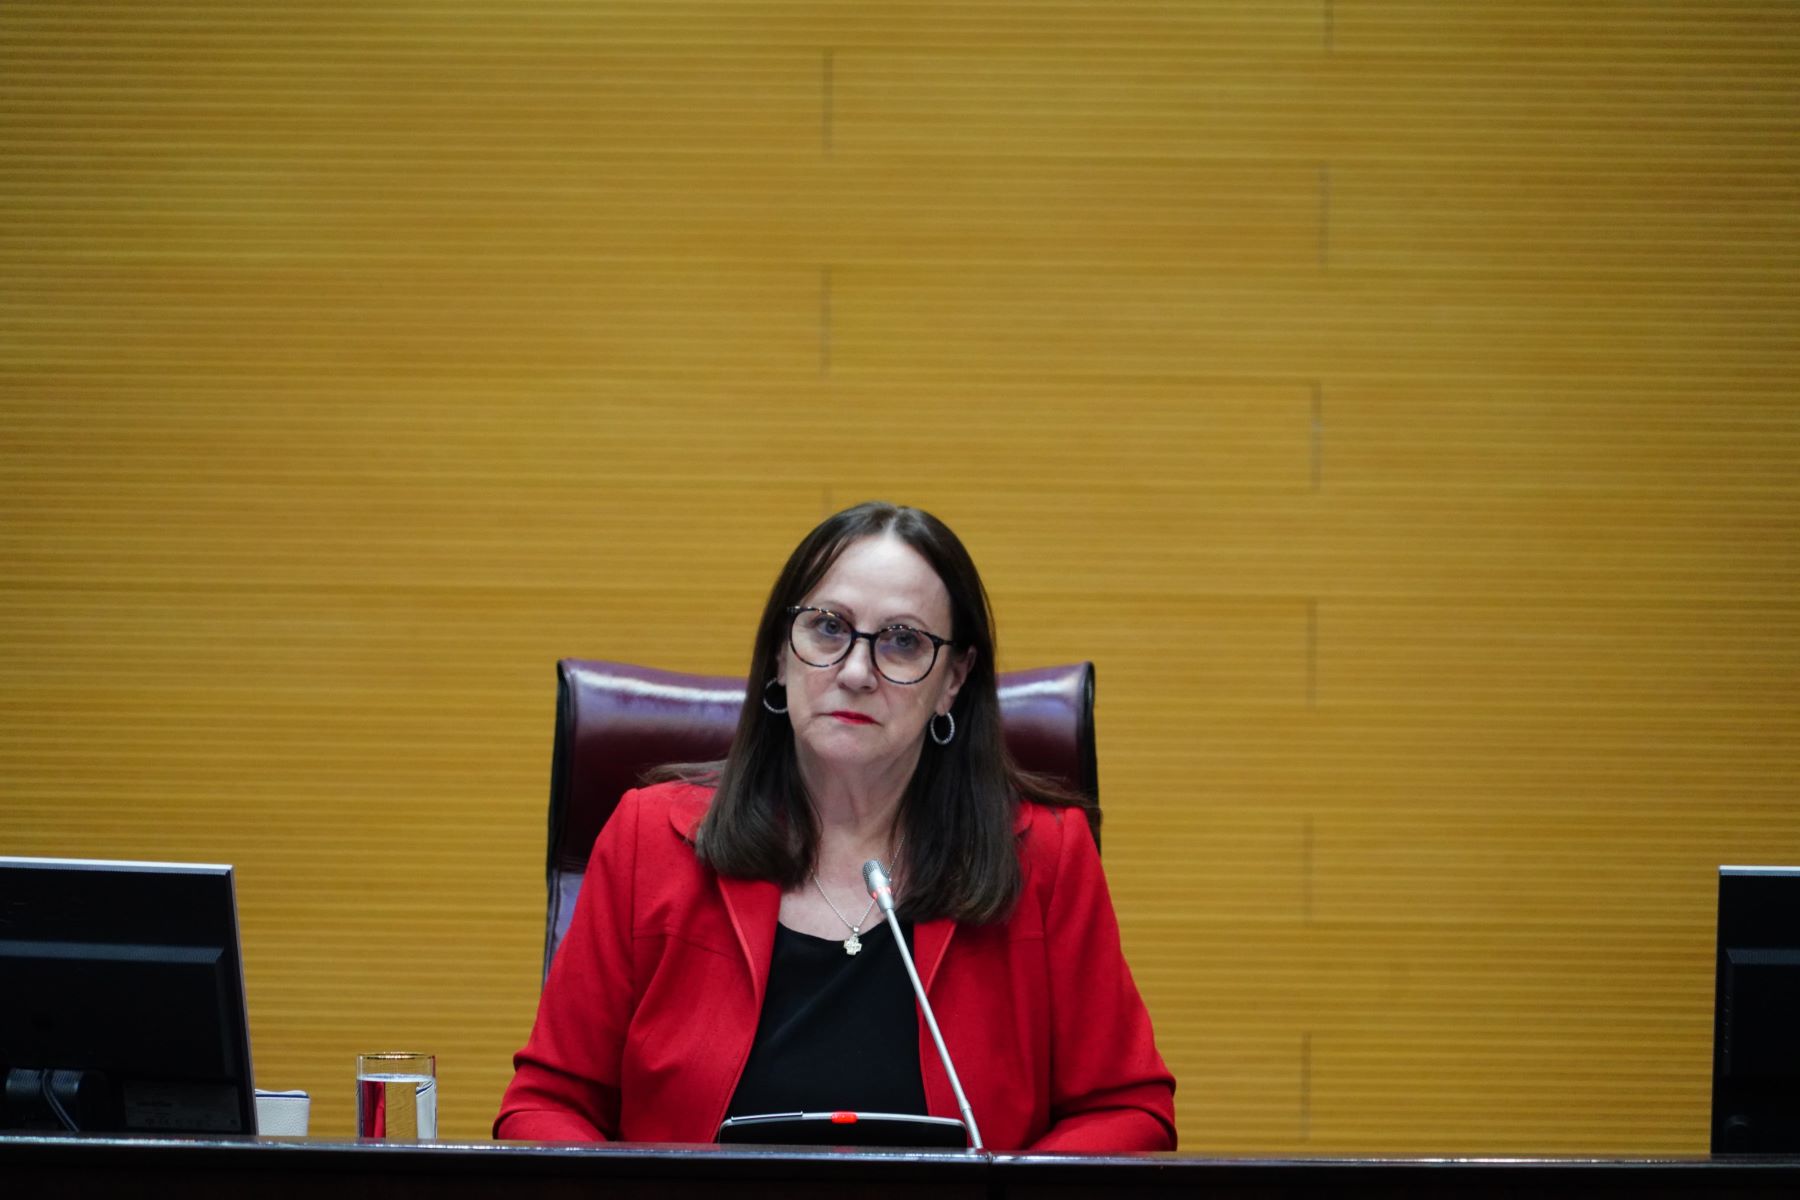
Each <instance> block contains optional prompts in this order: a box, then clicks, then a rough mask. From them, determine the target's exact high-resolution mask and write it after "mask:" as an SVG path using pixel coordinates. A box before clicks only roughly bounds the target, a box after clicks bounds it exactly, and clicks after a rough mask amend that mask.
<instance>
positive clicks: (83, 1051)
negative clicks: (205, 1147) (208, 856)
mask: <svg viewBox="0 0 1800 1200" xmlns="http://www.w3.org/2000/svg"><path fill="white" fill-rule="evenodd" d="M0 993H3V994H0V1079H3V1080H4V1084H5V1089H4V1093H0V1128H8V1129H71V1130H79V1131H81V1132H114V1133H117V1132H162V1133H255V1132H256V1099H255V1086H254V1082H253V1077H252V1072H251V1067H250V1036H249V1028H248V1025H247V1023H246V1018H245V1007H244V972H243V966H242V960H241V958H240V957H239V953H238V927H237V900H236V893H235V890H234V887H233V883H232V874H231V868H230V867H225V866H208V865H199V864H185V863H139V862H98V861H92V860H83V859H45V858H6V857H0Z"/></svg>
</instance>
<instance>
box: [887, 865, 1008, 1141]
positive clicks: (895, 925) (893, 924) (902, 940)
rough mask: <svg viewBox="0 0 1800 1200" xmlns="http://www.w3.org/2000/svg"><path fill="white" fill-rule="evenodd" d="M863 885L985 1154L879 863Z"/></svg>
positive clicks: (971, 1138) (973, 1135) (958, 1103)
mask: <svg viewBox="0 0 1800 1200" xmlns="http://www.w3.org/2000/svg"><path fill="white" fill-rule="evenodd" d="M863 883H864V884H866V885H868V889H869V896H870V898H872V899H873V900H874V901H875V903H876V904H879V905H880V906H881V911H882V915H884V916H886V917H887V923H888V928H889V929H891V930H893V933H894V945H896V946H898V947H900V961H901V962H903V963H905V964H906V977H907V978H908V979H910V980H912V986H913V995H915V996H917V997H918V998H919V1011H920V1012H922V1013H924V1014H925V1028H927V1029H929V1030H931V1040H932V1041H934V1042H936V1043H937V1052H938V1057H939V1058H941V1059H943V1060H944V1074H946V1075H948V1076H949V1077H950V1090H951V1091H953V1092H955V1093H956V1107H957V1108H959V1109H961V1110H962V1118H963V1124H965V1125H967V1126H968V1127H969V1141H970V1143H971V1145H972V1148H973V1149H976V1150H985V1149H987V1147H986V1146H984V1145H982V1142H981V1127H980V1126H979V1125H977V1124H975V1113H974V1112H973V1111H972V1110H971V1109H970V1108H969V1098H968V1097H967V1096H965V1095H963V1090H962V1080H960V1079H958V1078H957V1077H956V1066H955V1064H953V1063H952V1062H951V1061H950V1051H949V1050H948V1049H947V1048H946V1047H945V1046H944V1035H943V1034H941V1033H939V1032H938V1023H937V1016H936V1014H934V1013H933V1012H932V1011H931V1001H929V1000H927V999H926V998H925V985H924V984H922V983H920V982H919V971H918V968H917V967H914V966H913V959H912V951H911V950H908V949H907V948H906V935H905V934H903V933H901V932H900V918H899V917H897V916H895V915H894V889H893V885H892V884H890V883H889V882H888V877H887V872H886V871H884V870H883V869H882V867H881V860H880V859H877V858H871V859H870V860H869V861H868V862H866V863H864V864H863Z"/></svg>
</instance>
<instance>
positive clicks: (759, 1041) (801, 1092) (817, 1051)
mask: <svg viewBox="0 0 1800 1200" xmlns="http://www.w3.org/2000/svg"><path fill="white" fill-rule="evenodd" d="M901 928H902V929H903V930H905V932H906V942H907V947H908V948H909V949H910V948H911V946H912V925H911V924H910V923H907V922H902V924H901ZM846 932H848V931H846ZM843 1109H855V1110H857V1111H859V1112H890V1113H916V1114H920V1115H923V1114H924V1113H925V1082H924V1080H923V1079H922V1078H921V1076H920V1074H919V1010H918V1005H917V1004H916V1003H915V1002H914V1000H913V990H912V984H911V982H909V981H908V980H907V978H906V965H905V964H904V963H902V962H901V961H900V952H899V951H898V950H897V949H895V947H894V935H893V933H892V932H891V931H890V930H889V929H888V927H887V924H886V923H885V922H883V923H882V924H879V925H876V926H874V927H873V928H871V929H868V930H867V931H865V932H864V933H863V934H862V950H861V952H859V953H857V954H854V955H850V954H846V953H844V943H843V941H842V940H841V939H835V938H817V937H813V936H811V935H810V934H805V933H796V932H795V931H794V930H792V929H789V928H788V927H787V926H785V925H780V924H778V925H776V926H775V955H774V958H773V960H772V961H771V962H770V964H769V990H768V994H767V995H766V996H764V997H763V1009H762V1017H761V1019H760V1020H759V1021H758V1022H757V1025H756V1041H755V1042H754V1043H753V1044H752V1045H751V1047H750V1061H749V1062H747V1063H745V1064H744V1074H743V1077H742V1078H741V1079H739V1080H738V1086H737V1092H736V1094H734V1095H733V1096H732V1097H731V1107H730V1109H729V1110H728V1111H727V1115H728V1116H733V1117H748V1116H756V1115H759V1114H762V1113H788V1112H834V1111H838V1110H843Z"/></svg>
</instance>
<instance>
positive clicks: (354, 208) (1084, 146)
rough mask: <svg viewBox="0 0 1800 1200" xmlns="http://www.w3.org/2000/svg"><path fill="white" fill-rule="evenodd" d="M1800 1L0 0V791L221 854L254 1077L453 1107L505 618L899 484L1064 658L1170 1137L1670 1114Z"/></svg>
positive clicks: (727, 613)
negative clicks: (384, 1092) (365, 1082)
mask: <svg viewBox="0 0 1800 1200" xmlns="http://www.w3.org/2000/svg"><path fill="white" fill-rule="evenodd" d="M1797 68H1800V15H1797V12H1796V10H1795V9H1794V7H1793V6H1792V5H1789V4H1783V3H1723V4H1721V3H1700V2H1698V0H1692V2H1680V3H1669V4H1650V3H1643V2H1639V0H1618V2H1616V3H1604V4H1583V5H1568V4H1562V3H1551V2H1548V0H1542V2H1538V0H1533V2H1528V3H1467V4H1454V5H1447V4H1441V3H1434V2H1426V0H1291V2H1290V0H1282V2H1279V3H1260V2H1254V3H1253V2H1249V0H1243V2H1230V0H1216V2H1207V3H1196V4H1186V5H1167V4H1159V3H1118V4H1089V3H1065V4H1039V3H1029V4H1028V3H1018V2H1016V0H989V2H980V3H959V4H948V3H933V4H929V5H923V6H920V5H914V6H906V7H902V8H894V7H891V6H890V7H880V6H844V5H833V4H823V3H816V2H801V0H795V2H787V3H781V2H777V0H754V2H746V3H715V2H708V0H693V2H686V3H674V4H669V3H636V4H586V3H561V2H554V0H536V2H532V3H525V4H517V5H512V4H509V5H486V4H477V3H469V2H466V0H444V2H443V3H430V4H419V3H377V4H369V3H333V4H316V5H314V4H309V5H306V6H292V5H279V4H250V3H240V2H235V0H234V2H230V3H225V2H216V3H211V2H206V0H181V2H176V3H169V4H159V5H157V6H155V7H154V8H146V7H144V6H141V5H131V4H120V3H98V2H97V3H92V4H83V5H78V6H70V5H66V4H57V3H14V4H8V5H6V6H4V8H0V483H3V486H0V563H3V564H4V571H3V572H0V678H3V679H4V682H5V686H4V688H0V849H4V850H6V851H11V852H24V853H53V854H76V855H92V856H103V857H171V858H191V859H201V860H208V859H211V860H226V861H231V862H235V863H236V864H237V865H238V867H239V869H240V897H241V901H242V908H243V920H244V934H245V954H246V960H247V964H248V971H249V986H250V999H251V1009H252V1024H253V1033H254V1037H255V1043H256V1054H257V1064H258V1068H259V1074H260V1076H261V1078H262V1079H263V1081H264V1082H265V1083H268V1084H274V1085H288V1086H301V1087H306V1088H309V1089H310V1090H311V1091H312V1092H313V1094H314V1097H315V1108H314V1127H315V1129H316V1130H317V1131H319V1132H322V1133H328V1134H329V1133H342V1132H344V1131H345V1130H347V1129H348V1128H349V1123H350V1095H351V1093H350V1087H349V1080H350V1075H351V1056H352V1055H353V1054H355V1053H356V1052H357V1051H358V1050H363V1049H369V1048H374V1047H378V1046H384V1045H394V1044H400V1043H406V1044H411V1045H418V1046H423V1047H425V1048H429V1049H435V1050H436V1051H437V1052H438V1053H439V1054H440V1056H441V1068H442V1073H443V1076H444V1097H445V1099H444V1109H443V1115H444V1128H445V1131H446V1132H447V1133H449V1134H452V1135H456V1136H479V1135H481V1133H482V1132H483V1131H484V1130H485V1129H486V1126H487V1122H488V1120H489V1119H490V1118H491V1115H492V1112H493V1109H494V1106H495V1104H496V1102H497V1100H498V1096H499V1092H500V1089H501V1087H502V1086H503V1085H504V1083H505V1080H506V1078H507V1076H508V1073H509V1072H508V1063H507V1059H508V1056H509V1055H510V1053H511V1051H512V1050H513V1049H515V1048H516V1047H517V1045H518V1044H519V1042H520V1041H521V1040H522V1039H523V1037H524V1034H525V1032H526V1029H527V1027H528V1025H529V1022H530V1018H531V1012H532V1006H533V1003H534V999H535V995H536V980H537V957H538V954H539V947H540V945H541V921H542V895H541V854H542V841H541V839H542V820H543V806H544V798H545V793H546V783H547V761H546V760H547V757H548V749H549V742H550V718H551V711H552V705H553V681H552V676H551V664H552V662H553V661H554V660H555V659H556V658H557V657H559V656H563V655H571V654H573V655H589V656H596V657H615V658H623V659H628V660H635V661H642V662H649V663H655V664H658V665H664V666H669V667H675V668H682V669H691V670H704V671H734V670H739V669H741V668H742V665H743V658H744V655H745V653H746V649H747V642H748V634H749V632H750V624H751V621H752V619H753V614H754V612H755V609H756V606H757V605H758V604H759V603H760V601H761V599H762V596H763V594H764V593H765V591H766V589H767V587H768V584H769V581H770V579H771V578H772V576H773V573H774V571H775V569H776V567H777V565H778V563H779V562H780V560H781V558H782V557H783V556H784V555H785V553H786V552H787V550H788V549H789V548H790V547H791V545H792V543H793V542H794V540H795V539H796V538H797V537H798V536H800V534H801V533H802V532H804V530H805V529H806V528H808V527H809V526H810V525H811V523H812V522H814V521H815V520H816V519H817V518H818V517H819V516H821V515H822V514H824V513H826V512H829V511H832V510H834V509H836V508H838V507H841V506H842V505H844V504H847V503H851V502H853V501H855V500H859V499H863V498H866V497H869V496H874V495H880V496H887V497H891V498H896V499H901V500H905V501H908V502H911V503H916V504H920V505H922V506H925V507H928V508H931V509H933V510H934V511H937V512H939V513H940V514H941V515H942V516H944V517H945V518H946V519H948V520H949V521H950V522H951V523H952V524H953V525H954V526H955V527H956V528H957V529H958V530H959V531H960V532H961V533H962V534H963V536H964V537H965V539H966V540H967V541H968V543H969V545H970V547H971V549H972V550H973V551H974V553H975V556H976V558H977V560H978V561H979V562H981V563H982V564H983V568H984V571H985V572H986V574H987V578H988V583H989V586H990V590H991V591H992V593H993V596H994V599H995V601H996V604H997V606H998V608H999V613H1000V620H1001V645H1002V655H1003V659H1004V661H1003V663H1002V665H1003V666H1027V665H1033V664H1040V663H1046V662H1058V661H1069V660H1072V659H1078V658H1092V659H1093V660H1094V661H1095V662H1096V663H1097V664H1098V666H1099V672H1100V696H1101V713H1100V722H1101V731H1102V733H1101V743H1102V749H1101V765H1100V772H1101V779H1102V783H1103V789H1104V796H1105V802H1106V808H1107V824H1106V856H1107V861H1108V864H1109V870H1110V874H1111V877H1112V882H1113V887H1114V892H1115V897H1116V899H1117V902H1118V907H1119V910H1120V914H1121V918H1122V922H1123V927H1124V932H1125V937H1126V940H1127V946H1128V950H1129V951H1130V954H1131V957H1132V961H1133V965H1134V969H1135V970H1136V972H1137V975H1138V978H1139V980H1140V982H1141V984H1142V986H1143V988H1144V990H1145V993H1146V995H1147V996H1148V998H1149V1000H1150V1003H1151V1006H1152V1011H1153V1013H1154V1015H1155V1017H1156V1020H1157V1026H1158V1032H1159V1039H1160V1041H1161V1044H1162V1046H1163V1047H1164V1050H1165V1052H1166V1053H1167V1055H1168V1057H1169V1059H1170V1061H1171V1064H1172V1065H1173V1066H1174V1068H1175V1070H1176V1072H1177V1074H1178V1076H1179V1077H1180V1079H1181V1091H1180V1093H1179V1096H1178V1105H1179V1110H1180V1123H1181V1135H1182V1140H1183V1144H1184V1145H1185V1146H1187V1147H1189V1148H1193V1149H1201V1150H1214V1151H1259V1150H1273V1151H1284V1152H1285V1151H1325V1152H1350V1153H1360V1152H1390V1151H1392V1152H1437V1151H1446V1152H1483V1153H1508V1152H1520V1151H1543V1150H1562V1151H1570V1152H1595V1153H1598V1152H1608V1151H1618V1152H1633V1153H1661V1152H1685V1151H1696V1150H1700V1149H1703V1148H1704V1146H1705V1141H1706V1132H1705V1130H1706V1104H1707V1075H1708V1069H1709V1037H1710V1024H1709V1020H1710V1004H1711V995H1710V991H1711V984H1710V980H1711V953H1712V945H1711V939H1712V916H1713V914H1712V905H1713V870H1714V868H1715V867H1716V866H1717V864H1719V863H1720V862H1724V861H1742V860H1746V859H1760V860H1786V861H1796V860H1800V802H1797V801H1796V800H1795V792H1796V784H1797V783H1800V722H1797V721H1796V718H1795V715H1794V714H1795V703H1794V701H1795V699H1796V686H1797V682H1796V681H1797V679H1800V618H1797V617H1796V611H1797V610H1796V607H1795V603H1794V600H1793V597H1794V595H1795V594H1796V588H1797V587H1800V549H1797V548H1800V536H1797V535H1800V528H1797V526H1800V483H1797V482H1796V481H1797V480H1800V417H1796V412H1795V406H1794V391H1795V386H1796V380H1797V379H1800V339H1797V338H1796V336H1795V333H1794V331H1795V329H1796V328H1800V322H1797V318H1800V286H1797V285H1796V283H1795V280H1796V278H1800V271H1797V270H1796V268H1800V155H1797V154H1796V148H1795V144H1794V141H1793V114H1794V112H1795V111H1796V108H1797V104H1796V102H1797V101H1800V85H1797V84H1796V80H1800V69H1797Z"/></svg>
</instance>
